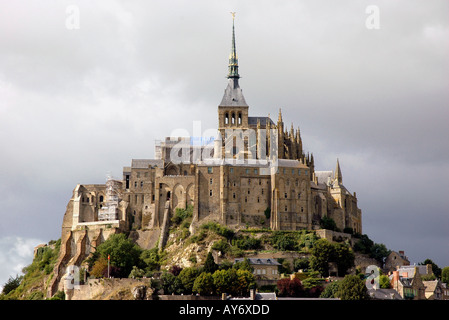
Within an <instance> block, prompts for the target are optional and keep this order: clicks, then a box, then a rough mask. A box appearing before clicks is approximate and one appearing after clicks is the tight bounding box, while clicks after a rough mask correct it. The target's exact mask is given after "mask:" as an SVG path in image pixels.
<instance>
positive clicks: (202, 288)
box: [192, 272, 215, 296]
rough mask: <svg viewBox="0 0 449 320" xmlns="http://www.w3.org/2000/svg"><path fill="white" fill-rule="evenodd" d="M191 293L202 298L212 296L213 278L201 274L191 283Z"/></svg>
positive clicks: (206, 273)
mask: <svg viewBox="0 0 449 320" xmlns="http://www.w3.org/2000/svg"><path fill="white" fill-rule="evenodd" d="M192 291H193V292H196V293H198V294H200V295H203V296H208V295H213V294H214V292H215V286H214V278H213V276H212V274H211V273H209V272H202V273H201V274H200V275H199V276H198V277H197V278H196V279H195V282H194V283H193V288H192Z"/></svg>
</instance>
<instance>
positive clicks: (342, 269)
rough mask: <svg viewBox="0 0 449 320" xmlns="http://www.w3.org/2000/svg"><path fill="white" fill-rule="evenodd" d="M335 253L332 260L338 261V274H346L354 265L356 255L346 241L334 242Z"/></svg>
mask: <svg viewBox="0 0 449 320" xmlns="http://www.w3.org/2000/svg"><path fill="white" fill-rule="evenodd" d="M333 250H334V252H333V254H332V256H331V257H330V260H331V261H333V262H335V263H337V267H338V274H339V275H344V274H346V271H347V270H348V269H349V268H351V267H353V266H354V260H355V256H354V253H353V252H352V250H351V248H350V247H349V245H346V244H344V243H335V244H333Z"/></svg>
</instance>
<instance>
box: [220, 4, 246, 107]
mask: <svg viewBox="0 0 449 320" xmlns="http://www.w3.org/2000/svg"><path fill="white" fill-rule="evenodd" d="M231 14H232V45H231V53H230V55H229V65H228V76H227V78H228V86H227V87H226V89H225V93H224V95H223V99H222V100H221V103H220V104H219V106H222V107H248V105H247V104H246V101H245V98H244V97H243V93H242V89H240V86H239V78H240V75H239V71H238V70H239V62H238V57H237V51H236V49H235V30H234V19H235V12H231Z"/></svg>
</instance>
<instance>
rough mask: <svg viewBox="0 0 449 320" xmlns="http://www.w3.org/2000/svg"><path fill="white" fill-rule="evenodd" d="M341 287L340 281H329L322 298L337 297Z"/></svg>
mask: <svg viewBox="0 0 449 320" xmlns="http://www.w3.org/2000/svg"><path fill="white" fill-rule="evenodd" d="M339 287H340V281H333V282H331V283H329V284H328V285H327V286H326V287H325V288H324V291H323V292H322V293H321V295H320V298H337V292H338V289H339Z"/></svg>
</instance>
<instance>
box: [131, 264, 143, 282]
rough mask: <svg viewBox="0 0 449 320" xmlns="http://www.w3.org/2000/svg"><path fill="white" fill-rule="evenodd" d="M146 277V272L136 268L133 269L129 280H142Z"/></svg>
mask: <svg viewBox="0 0 449 320" xmlns="http://www.w3.org/2000/svg"><path fill="white" fill-rule="evenodd" d="M144 275H145V271H143V270H142V269H139V268H137V267H136V266H134V267H133V269H132V270H131V272H130V273H129V276H128V278H133V279H135V278H142V277H143V276H144Z"/></svg>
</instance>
